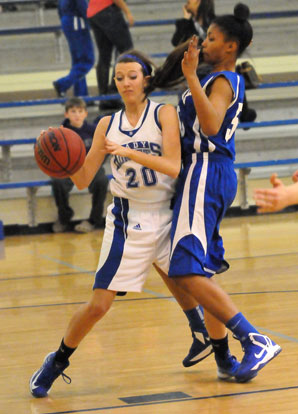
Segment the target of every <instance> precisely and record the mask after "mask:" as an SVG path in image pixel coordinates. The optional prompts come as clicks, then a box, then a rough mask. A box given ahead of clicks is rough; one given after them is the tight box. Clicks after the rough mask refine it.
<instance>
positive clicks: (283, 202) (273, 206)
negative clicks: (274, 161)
mask: <svg viewBox="0 0 298 414" xmlns="http://www.w3.org/2000/svg"><path fill="white" fill-rule="evenodd" d="M270 182H271V184H272V186H273V188H269V189H266V188H257V189H255V190H254V199H255V201H256V205H257V206H258V213H272V212H275V211H279V210H282V209H283V208H285V207H286V206H288V187H286V186H285V185H284V184H283V182H282V181H281V180H280V179H279V178H278V177H277V174H272V175H271V178H270Z"/></svg>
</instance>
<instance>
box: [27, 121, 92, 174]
mask: <svg viewBox="0 0 298 414" xmlns="http://www.w3.org/2000/svg"><path fill="white" fill-rule="evenodd" d="M34 155H35V159H36V162H37V165H38V166H39V168H40V169H41V171H43V172H44V173H45V174H47V175H49V176H51V177H56V178H65V177H68V176H69V175H72V174H74V173H75V172H77V171H78V170H79V169H80V168H81V166H82V165H83V164H84V160H85V157H86V149H85V145H84V142H83V140H82V138H81V137H80V136H79V135H78V134H77V133H76V132H74V131H73V130H72V129H69V128H64V127H59V128H49V129H48V130H47V131H45V132H43V133H42V134H41V135H40V136H39V137H38V138H37V140H36V143H35V146H34Z"/></svg>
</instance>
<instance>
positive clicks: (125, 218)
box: [93, 197, 172, 292]
mask: <svg viewBox="0 0 298 414" xmlns="http://www.w3.org/2000/svg"><path fill="white" fill-rule="evenodd" d="M169 204H170V203H166V205H165V204H163V205H160V203H159V204H151V203H149V204H142V205H140V204H136V203H132V202H131V201H129V200H127V199H125V198H118V197H115V198H114V202H113V204H111V205H110V206H109V207H108V210H107V216H106V227H105V232H104V237H103V241H102V247H101V252H100V257H99V263H98V267H97V271H96V275H95V282H94V286H93V289H97V288H101V289H108V290H114V291H117V292H141V291H142V288H143V285H144V282H145V280H146V277H147V275H148V272H149V270H150V267H151V265H152V263H154V264H156V265H157V266H158V267H160V269H161V270H163V271H164V272H165V273H168V269H169V255H170V231H171V223H172V210H170V208H169Z"/></svg>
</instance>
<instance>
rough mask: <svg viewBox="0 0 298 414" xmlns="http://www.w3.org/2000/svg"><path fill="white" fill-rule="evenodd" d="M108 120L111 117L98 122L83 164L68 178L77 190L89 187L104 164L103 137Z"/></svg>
mask: <svg viewBox="0 0 298 414" xmlns="http://www.w3.org/2000/svg"><path fill="white" fill-rule="evenodd" d="M110 120H111V117H110V116H106V117H104V118H102V119H101V120H100V121H99V123H98V125H97V127H96V130H95V133H94V137H93V140H92V145H91V148H90V150H89V152H88V154H87V156H86V159H85V161H84V164H83V165H82V167H81V168H80V169H79V171H77V172H76V173H75V174H73V175H71V176H70V178H71V179H72V181H73V182H74V184H75V185H76V186H77V188H78V189H79V190H83V189H84V188H86V187H88V186H89V185H90V183H91V181H92V180H93V178H94V176H95V174H96V173H97V171H98V169H99V168H100V167H101V165H102V163H103V162H104V159H105V156H106V153H105V151H104V147H105V135H106V132H107V129H108V126H109V123H110Z"/></svg>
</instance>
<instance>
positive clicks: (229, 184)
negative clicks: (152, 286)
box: [169, 153, 237, 277]
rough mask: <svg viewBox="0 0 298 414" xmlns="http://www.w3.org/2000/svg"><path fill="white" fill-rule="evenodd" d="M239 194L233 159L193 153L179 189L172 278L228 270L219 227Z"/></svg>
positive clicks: (174, 230)
mask: <svg viewBox="0 0 298 414" xmlns="http://www.w3.org/2000/svg"><path fill="white" fill-rule="evenodd" d="M236 192H237V176H236V173H235V171H234V167H233V162H232V160H230V159H228V158H227V157H223V156H221V155H217V154H212V153H203V154H192V157H190V160H188V162H186V163H185V167H184V170H183V173H182V177H181V181H180V184H179V187H178V194H177V199H176V202H175V206H174V212H173V223H172V230H171V255H170V268H169V276H172V277H175V276H185V275H203V276H207V277H211V276H213V275H214V274H215V273H221V272H222V271H224V270H227V268H228V267H229V265H228V263H227V262H226V261H225V260H224V252H225V251H224V247H223V241H222V238H221V236H220V235H219V225H220V222H221V220H222V218H223V217H224V215H225V213H226V211H227V209H228V207H229V206H230V205H231V204H232V202H233V200H234V198H235V196H236Z"/></svg>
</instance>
